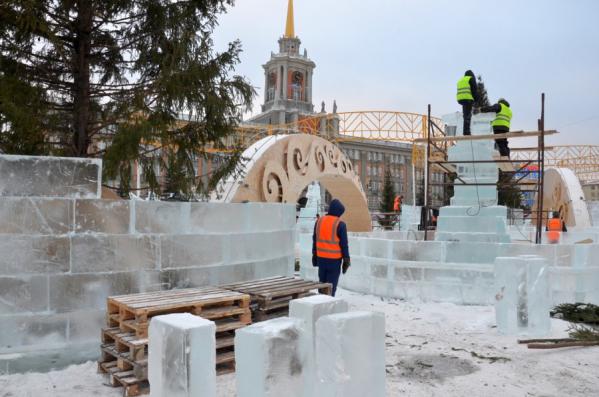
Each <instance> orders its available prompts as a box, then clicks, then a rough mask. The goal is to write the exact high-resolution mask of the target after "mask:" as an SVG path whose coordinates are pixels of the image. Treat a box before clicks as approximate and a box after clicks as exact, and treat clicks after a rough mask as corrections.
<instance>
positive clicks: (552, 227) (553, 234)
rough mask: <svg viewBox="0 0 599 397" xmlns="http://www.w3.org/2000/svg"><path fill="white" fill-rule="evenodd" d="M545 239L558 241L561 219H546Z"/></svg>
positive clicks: (560, 231)
mask: <svg viewBox="0 0 599 397" xmlns="http://www.w3.org/2000/svg"><path fill="white" fill-rule="evenodd" d="M547 229H548V232H547V240H549V242H550V243H557V242H559V237H560V235H561V233H562V221H561V220H560V219H549V220H548V221H547Z"/></svg>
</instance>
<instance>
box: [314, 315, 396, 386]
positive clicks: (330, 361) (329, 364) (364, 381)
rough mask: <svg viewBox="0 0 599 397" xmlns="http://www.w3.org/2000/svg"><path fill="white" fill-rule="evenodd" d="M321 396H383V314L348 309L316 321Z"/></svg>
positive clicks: (317, 360)
mask: <svg viewBox="0 0 599 397" xmlns="http://www.w3.org/2000/svg"><path fill="white" fill-rule="evenodd" d="M316 352H317V354H316V368H317V373H318V380H319V383H320V384H319V387H318V389H319V394H318V396H321V397H337V396H344V397H363V396H369V397H383V396H385V317H384V315H383V314H381V313H372V312H349V313H341V314H332V315H329V316H324V317H322V318H320V319H319V320H318V321H317V322H316Z"/></svg>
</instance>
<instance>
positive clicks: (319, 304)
mask: <svg viewBox="0 0 599 397" xmlns="http://www.w3.org/2000/svg"><path fill="white" fill-rule="evenodd" d="M347 310H348V304H347V302H346V301H344V300H343V299H339V298H333V297H331V296H328V295H314V296H309V297H307V298H301V299H295V300H292V301H291V302H290V304H289V317H291V318H297V319H300V320H303V321H304V326H305V334H306V338H304V341H305V343H306V346H304V347H303V349H304V353H306V368H305V370H304V374H305V375H304V386H303V396H304V397H314V396H315V395H316V394H317V389H318V388H317V382H316V322H317V321H318V320H319V319H320V318H321V317H324V316H327V315H330V314H336V313H345V312H347Z"/></svg>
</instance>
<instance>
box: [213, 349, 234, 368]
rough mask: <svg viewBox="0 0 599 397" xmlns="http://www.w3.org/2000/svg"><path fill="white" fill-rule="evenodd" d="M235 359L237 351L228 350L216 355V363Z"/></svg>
mask: <svg viewBox="0 0 599 397" xmlns="http://www.w3.org/2000/svg"><path fill="white" fill-rule="evenodd" d="M232 361H235V352H234V351H233V352H226V353H221V354H217V355H216V364H217V365H220V364H225V363H230V362H232Z"/></svg>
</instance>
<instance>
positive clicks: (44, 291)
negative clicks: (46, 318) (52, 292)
mask: <svg viewBox="0 0 599 397" xmlns="http://www.w3.org/2000/svg"><path fill="white" fill-rule="evenodd" d="M47 310H48V277H47V276H24V277H0V315H3V314H12V313H20V314H22V313H25V312H45V311H47ZM0 321H1V320H0Z"/></svg>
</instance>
